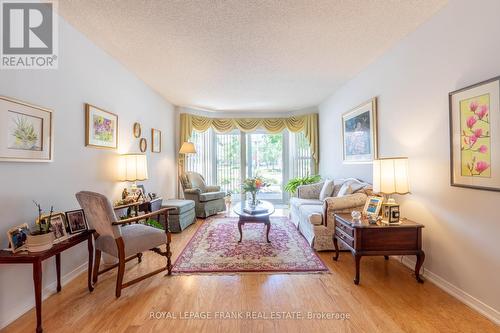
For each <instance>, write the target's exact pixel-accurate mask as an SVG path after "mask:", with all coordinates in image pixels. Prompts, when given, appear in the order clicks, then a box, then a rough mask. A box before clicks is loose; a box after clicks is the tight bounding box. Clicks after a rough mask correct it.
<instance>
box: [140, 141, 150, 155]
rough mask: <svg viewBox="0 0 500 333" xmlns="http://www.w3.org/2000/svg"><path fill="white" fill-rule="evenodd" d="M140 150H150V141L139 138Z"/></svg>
mask: <svg viewBox="0 0 500 333" xmlns="http://www.w3.org/2000/svg"><path fill="white" fill-rule="evenodd" d="M139 150H140V151H141V153H145V152H146V150H148V142H147V141H146V139H145V138H141V140H139Z"/></svg>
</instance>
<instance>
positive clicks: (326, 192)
mask: <svg viewBox="0 0 500 333" xmlns="http://www.w3.org/2000/svg"><path fill="white" fill-rule="evenodd" d="M333 186H334V183H333V180H330V179H327V180H325V183H324V184H323V188H322V189H321V192H319V200H321V201H325V200H326V198H328V197H331V196H332V192H333Z"/></svg>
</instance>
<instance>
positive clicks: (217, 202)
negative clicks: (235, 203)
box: [181, 172, 226, 218]
mask: <svg viewBox="0 0 500 333" xmlns="http://www.w3.org/2000/svg"><path fill="white" fill-rule="evenodd" d="M181 185H182V189H183V190H184V198H185V199H188V200H193V201H194V203H195V206H194V208H195V211H196V217H200V218H206V217H208V216H211V215H214V214H217V213H219V212H223V211H225V210H226V203H225V201H224V197H225V196H226V192H224V191H221V188H220V186H209V185H206V183H205V179H204V178H203V176H202V175H200V174H199V173H196V172H186V173H185V174H183V175H181Z"/></svg>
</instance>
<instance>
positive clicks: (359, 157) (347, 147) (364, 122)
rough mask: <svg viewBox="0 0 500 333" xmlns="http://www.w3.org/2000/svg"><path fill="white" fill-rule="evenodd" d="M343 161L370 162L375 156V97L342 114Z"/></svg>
mask: <svg viewBox="0 0 500 333" xmlns="http://www.w3.org/2000/svg"><path fill="white" fill-rule="evenodd" d="M342 140H343V147H344V149H343V161H344V163H371V162H373V160H374V159H376V158H377V157H378V156H377V154H378V153H377V99H376V98H375V97H374V98H372V99H371V100H369V101H367V102H365V103H363V104H362V105H360V106H358V107H356V108H354V109H352V110H351V111H349V112H346V113H344V114H343V115H342Z"/></svg>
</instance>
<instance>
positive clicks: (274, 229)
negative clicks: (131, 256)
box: [173, 217, 328, 273]
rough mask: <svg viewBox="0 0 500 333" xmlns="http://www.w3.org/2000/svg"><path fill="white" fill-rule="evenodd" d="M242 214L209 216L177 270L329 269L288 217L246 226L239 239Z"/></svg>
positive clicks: (184, 254)
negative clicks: (239, 224) (267, 223)
mask: <svg viewBox="0 0 500 333" xmlns="http://www.w3.org/2000/svg"><path fill="white" fill-rule="evenodd" d="M238 240H239V232H238V218H234V217H229V218H228V217H214V218H211V219H207V220H206V221H205V222H204V223H203V224H202V225H201V226H200V228H199V229H198V230H197V231H196V233H195V235H194V236H193V238H192V239H191V240H190V241H189V243H188V245H187V246H186V247H185V248H184V250H183V251H182V253H181V254H180V256H179V258H177V260H176V262H175V263H174V267H173V272H175V273H223V272H328V268H327V267H326V266H325V264H324V263H323V262H322V261H321V259H320V258H319V257H318V256H317V255H316V253H315V252H314V250H313V249H312V248H311V247H310V246H309V244H308V243H307V241H306V240H305V239H304V237H303V236H302V235H301V234H300V233H299V231H298V230H297V229H296V228H295V226H294V225H293V224H292V223H291V222H290V221H289V219H288V218H287V217H271V231H270V233H269V240H270V241H271V243H267V242H266V226H265V225H264V224H261V223H249V224H245V225H244V226H243V241H242V242H241V243H238Z"/></svg>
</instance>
